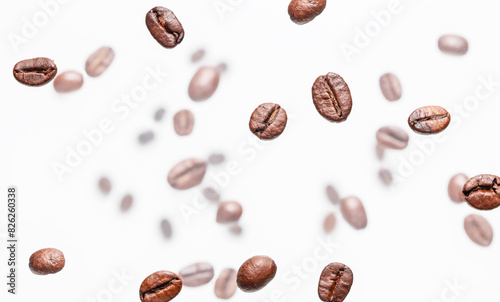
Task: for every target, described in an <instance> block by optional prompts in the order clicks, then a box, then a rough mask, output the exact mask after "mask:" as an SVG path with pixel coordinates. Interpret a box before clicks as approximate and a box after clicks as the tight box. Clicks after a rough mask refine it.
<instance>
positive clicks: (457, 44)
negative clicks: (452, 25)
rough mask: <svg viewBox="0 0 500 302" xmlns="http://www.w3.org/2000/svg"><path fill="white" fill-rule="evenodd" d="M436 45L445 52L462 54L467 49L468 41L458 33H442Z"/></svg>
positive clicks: (456, 54)
mask: <svg viewBox="0 0 500 302" xmlns="http://www.w3.org/2000/svg"><path fill="white" fill-rule="evenodd" d="M438 47H439V50H441V51H442V52H444V53H446V54H449V55H455V56H463V55H465V54H466V53H467V51H468V50H469V43H468V42H467V40H465V38H464V37H461V36H458V35H444V36H441V37H440V38H439V40H438Z"/></svg>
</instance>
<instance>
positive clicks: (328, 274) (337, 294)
mask: <svg viewBox="0 0 500 302" xmlns="http://www.w3.org/2000/svg"><path fill="white" fill-rule="evenodd" d="M353 279H354V276H353V274H352V271H351V269H350V268H349V267H348V266H347V265H345V264H342V263H338V262H333V263H330V264H328V265H327V266H326V267H325V268H324V269H323V272H322V273H321V276H320V277H319V284H318V295H319V298H320V299H321V301H324V302H342V301H344V299H345V297H347V294H349V291H350V290H351V286H352V282H353Z"/></svg>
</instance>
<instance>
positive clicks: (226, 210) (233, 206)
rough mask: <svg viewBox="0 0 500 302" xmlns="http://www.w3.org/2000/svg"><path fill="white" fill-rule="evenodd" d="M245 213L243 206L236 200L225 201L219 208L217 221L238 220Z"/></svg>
mask: <svg viewBox="0 0 500 302" xmlns="http://www.w3.org/2000/svg"><path fill="white" fill-rule="evenodd" d="M242 214H243V207H242V206H241V205H240V204H239V203H237V202H236V201H224V202H221V203H220V204H219V208H218V209H217V219H216V221H217V223H229V222H236V221H238V220H239V219H240V218H241V215H242Z"/></svg>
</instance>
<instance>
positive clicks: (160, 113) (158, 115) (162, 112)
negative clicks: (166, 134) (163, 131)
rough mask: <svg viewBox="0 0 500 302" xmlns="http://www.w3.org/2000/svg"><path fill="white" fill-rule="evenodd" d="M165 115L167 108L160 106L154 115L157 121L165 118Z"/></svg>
mask: <svg viewBox="0 0 500 302" xmlns="http://www.w3.org/2000/svg"><path fill="white" fill-rule="evenodd" d="M163 116H165V109H164V108H160V109H158V110H156V112H155V115H154V120H155V122H161V121H162V120H163Z"/></svg>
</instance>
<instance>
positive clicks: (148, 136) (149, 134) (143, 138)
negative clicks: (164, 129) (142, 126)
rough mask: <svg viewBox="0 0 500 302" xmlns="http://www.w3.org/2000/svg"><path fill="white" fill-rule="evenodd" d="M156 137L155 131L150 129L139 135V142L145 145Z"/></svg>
mask: <svg viewBox="0 0 500 302" xmlns="http://www.w3.org/2000/svg"><path fill="white" fill-rule="evenodd" d="M154 138H155V133H154V132H153V131H151V130H149V131H146V132H143V133H141V134H140V135H139V143H140V144H142V145H145V144H147V143H150V142H151V141H152V140H153V139H154Z"/></svg>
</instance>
